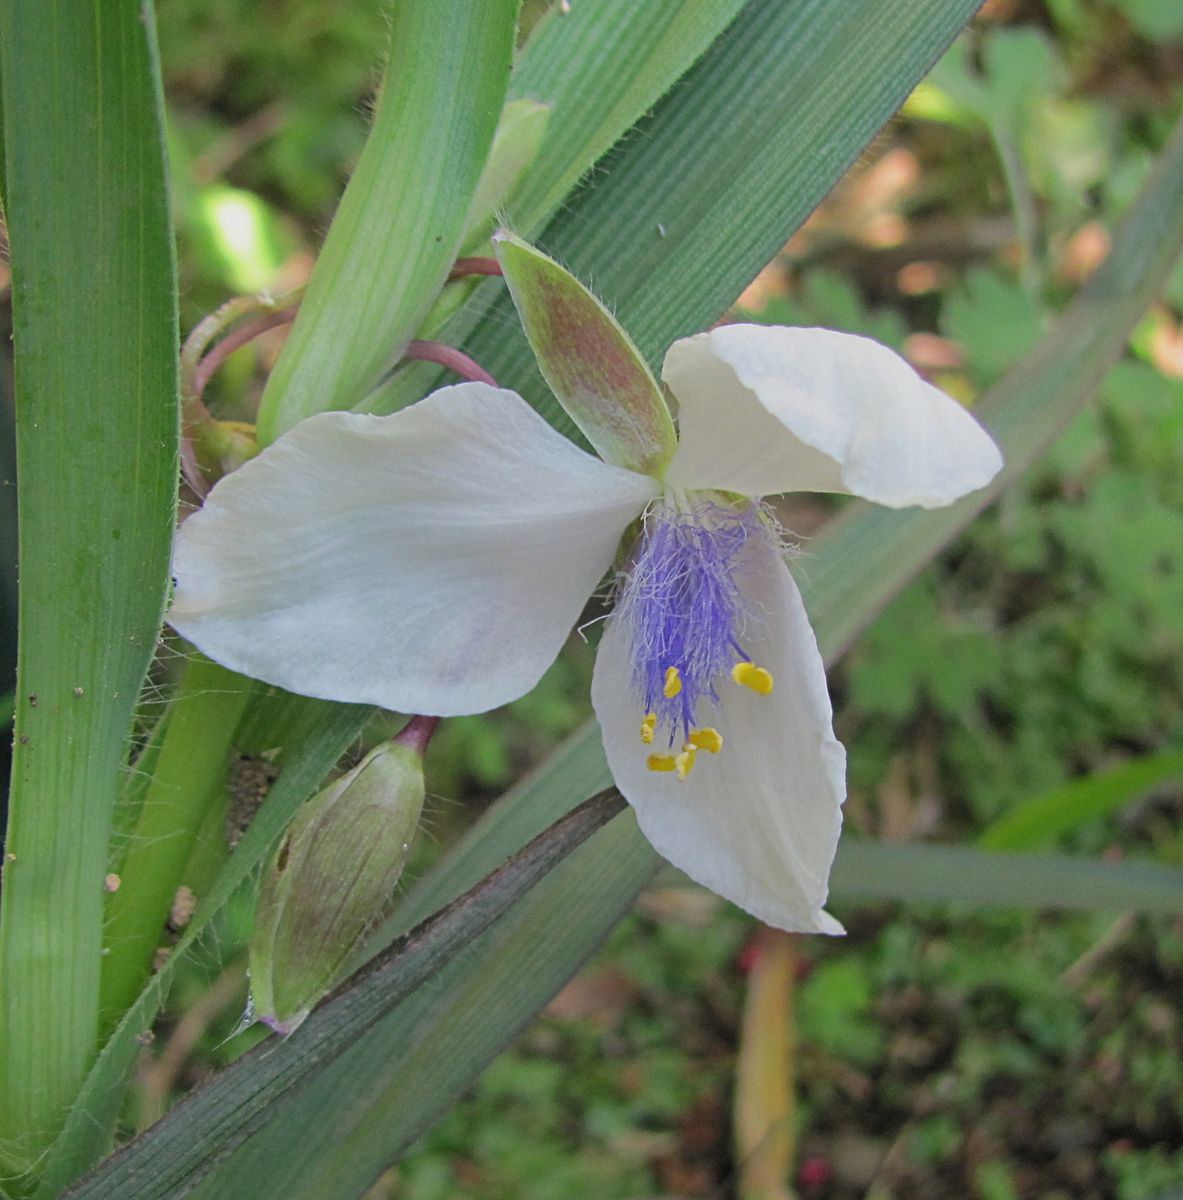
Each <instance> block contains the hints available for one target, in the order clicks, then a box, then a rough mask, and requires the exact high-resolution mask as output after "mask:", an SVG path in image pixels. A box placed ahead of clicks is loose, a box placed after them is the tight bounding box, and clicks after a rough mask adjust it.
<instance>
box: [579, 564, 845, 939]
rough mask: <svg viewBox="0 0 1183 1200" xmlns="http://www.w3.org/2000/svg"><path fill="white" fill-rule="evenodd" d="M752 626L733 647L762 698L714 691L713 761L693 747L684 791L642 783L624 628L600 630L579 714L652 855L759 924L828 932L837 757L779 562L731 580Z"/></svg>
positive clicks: (793, 590) (816, 658)
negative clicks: (593, 728)
mask: <svg viewBox="0 0 1183 1200" xmlns="http://www.w3.org/2000/svg"><path fill="white" fill-rule="evenodd" d="M741 586H742V587H743V590H744V592H745V594H746V595H747V597H748V599H749V600H750V601H751V602H752V604H753V605H754V606H755V610H756V611H758V612H761V613H762V614H763V616H762V619H761V620H760V622H759V627H758V628H756V627H753V628H750V629H748V630H746V631H745V632H744V635H743V639H742V640H743V645H744V649H745V651H746V652H747V653H749V654H750V655H751V656H752V658H753V660H754V661H755V662H756V663H757V664H758V665H760V666H763V667H766V668H767V669H768V670H770V671H771V672H772V675H773V679H774V681H775V685H774V688H773V691H772V694H771V695H769V696H758V695H756V694H755V693H754V692H752V691H749V690H748V689H746V688H741V687H739V686H738V685H736V684H734V683H732V682H731V680H730V679H727V680H724V681H722V682H721V683H720V685H719V695H720V699H721V705H720V707H719V710H718V712H717V713H716V714H715V715H714V719H713V721H712V720H704V717H706V716H707V715H708V714H706V713H699V714H696V715H697V717H698V719H699V720H702V721H703V723H704V724H713V725H714V726H715V728H717V729H718V730H719V732H720V733H721V734H722V735H723V747H722V749H721V750H720V751H719V752H718V753H717V754H713V755H712V754H709V753H707V752H705V751H702V750H700V751H699V752H698V755H697V760H696V762H695V764H694V767H693V769H692V770H691V771H690V773H689V775H687V777H686V778H685V780H681V781H679V780H678V779H676V778H675V776H674V775H673V774H671V773H665V772H654V771H650V770H648V769H647V767H646V765H645V762H646V758H647V755H648V753H649V752H650V751H651V750H655V749H656V750H664V746H660V747H659V746H657V745H656V744H655V745H653V746H648V747H647V746H644V745H643V744H642V743H641V740H640V736H639V727H640V723H641V719H642V712H641V707H640V705H641V702H640V700H639V698H638V697H637V696H636V695H635V693H634V692H633V690H632V687H631V686H630V678H631V667H630V644H629V643H630V631H629V630H628V628H627V627H626V626H625V625H624V623H623V622H621V621H615V620H613V621H610V622H609V624H608V628H607V629H606V630H605V632H604V638H603V641H602V642H601V643H600V650H599V653H598V655H597V657H596V669H595V676H594V678H593V681H592V704H593V705H594V707H595V710H596V716H597V717H598V718H599V720H600V727H601V730H602V733H603V739H604V750H605V753H606V755H607V758H608V765H609V767H610V768H611V770H612V775H613V777H614V779H615V780H616V784H617V786H618V787H619V788H620V790H621V792H622V793H623V794H624V796H625V798H626V799H627V800H628V801H629V803H631V804H632V806H633V808H634V809H635V810H636V814H637V821H638V823H639V824H640V827H641V830H642V831H643V832H644V834H645V836H646V837H647V838H648V839H649V840H650V841H651V842H652V843H653V846H654V848H655V849H656V850H657V851H658V852H659V853H661V854H662V855H664V856H665V857H666V858H667V859H669V861H670V862H672V863H673V864H674V865H675V866H676V867H680V868H681V869H682V870H683V871H685V872H686V874H687V875H689V876H690V877H691V878H692V879H694V880H696V881H697V882H699V883H701V884H703V885H704V886H705V887H708V888H710V889H711V890H712V891H715V892H718V893H719V894H720V895H722V896H726V897H727V899H729V900H731V901H733V902H734V903H736V904H738V905H739V906H740V907H741V908H743V909H746V910H747V911H748V912H750V913H752V914H753V915H754V916H756V917H759V918H760V919H761V920H762V921H766V922H767V923H768V924H770V925H775V926H777V927H779V928H781V929H789V930H794V931H798V932H818V933H841V932H842V927H841V925H839V924H838V922H837V921H835V920H834V918H833V917H831V916H830V915H829V913H826V912H824V911H823V910H822V906H823V905H824V904H825V901H826V893H827V881H828V877H829V871H830V864H831V863H832V862H833V859H834V851H835V849H836V847H837V844H838V832H839V829H840V828H841V824H842V812H841V806H842V801H843V800H844V799H845V796H846V754H845V751H844V750H843V748H842V746H841V744H840V743H839V742H838V741H837V740H836V739H835V737H834V733H833V730H832V728H831V709H830V698H829V694H828V692H827V690H826V679H825V672H824V669H823V667H822V661H821V655H820V654H819V653H818V649H817V642H816V640H815V639H814V636H813V630H812V629H811V628H810V626H809V620H808V618H807V617H806V614H805V608H804V605H803V604H802V602H801V595H800V593H799V592H798V591H797V587H796V584H795V583H794V582H793V580H792V578H791V577H790V575H789V572H788V568H787V567H785V565H784V563H783V562H782V561H781V560H780V559H779V557H773V556H771V555H767V556H765V558H764V562H763V566H762V568H761V567H759V566H757V567H756V568H755V569H753V570H752V571H751V572H750V573H746V576H745V577H744V578H743V579H742V580H741Z"/></svg>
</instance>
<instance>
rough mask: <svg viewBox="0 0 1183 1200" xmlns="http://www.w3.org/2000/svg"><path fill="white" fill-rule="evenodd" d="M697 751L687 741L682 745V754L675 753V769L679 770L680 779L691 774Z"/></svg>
mask: <svg viewBox="0 0 1183 1200" xmlns="http://www.w3.org/2000/svg"><path fill="white" fill-rule="evenodd" d="M696 753H697V751H696V750H695V749H694V747H693V746H692V745H691V744H690V743H689V742H687V743H686V745H685V746H683V747H682V753H681V754H675V755H674V770H675V771H677V772H678V778H679V779H685V778H686V776H687V775H689V774H690V768H691V767H692V766H694V756H695V754H696Z"/></svg>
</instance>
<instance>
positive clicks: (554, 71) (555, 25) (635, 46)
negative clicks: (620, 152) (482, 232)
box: [508, 0, 744, 237]
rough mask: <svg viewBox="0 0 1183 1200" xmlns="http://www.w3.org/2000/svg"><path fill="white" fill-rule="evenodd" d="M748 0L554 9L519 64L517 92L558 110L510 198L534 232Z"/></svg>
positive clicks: (514, 212)
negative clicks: (529, 166) (532, 160)
mask: <svg viewBox="0 0 1183 1200" xmlns="http://www.w3.org/2000/svg"><path fill="white" fill-rule="evenodd" d="M743 4H744V0H663V3H661V4H637V3H636V0H596V2H595V3H592V4H574V5H572V6H571V8H570V11H568V12H562V11H561V10H560V9H558V8H554V9H552V10H551V13H550V15H549V17H547V19H546V20H545V21H544V22H543V23H542V25H541V26H540V27H539V28H538V29H536V30H535V31H534V34H533V35H532V37H531V39H530V43H529V45H528V47H527V49H526V52H525V54H523V56H522V61H521V62H520V63H519V64H518V65H517V67H516V69H515V70H514V77H513V82H512V84H511V86H510V95H511V96H514V97H524V96H529V97H532V98H533V99H535V100H540V101H541V102H542V103H544V104H546V105H547V106H548V107H549V108H550V110H551V117H550V121H549V123H548V125H547V132H546V138H545V139H544V141H543V144H542V148H541V150H540V151H539V153H538V159H537V161H536V162H535V163H534V165H533V167H532V168H531V170H530V173H529V174H528V175H527V176H525V177H524V178H523V179H522V181H521V183H520V184H519V186H518V187H517V188H516V189H515V191H514V193H513V195H512V196H511V198H510V202H509V206H508V208H509V224H510V226H511V227H512V228H513V229H514V230H515V231H516V232H517V233H520V234H523V235H524V236H527V237H529V236H532V235H533V234H534V233H536V232H537V231H538V230H539V229H540V228H541V226H542V224H543V222H545V221H547V220H549V219H550V217H551V216H552V215H553V213H554V212H555V210H556V209H557V208H558V206H559V204H560V203H561V202H562V200H563V199H564V197H566V196H567V194H568V193H569V192H570V191H571V189H572V188H573V187H574V186H575V185H576V183H578V182H579V180H580V179H581V178H582V177H583V175H585V174H586V173H587V171H589V170H590V169H591V167H592V165H593V164H594V163H595V162H596V161H597V160H598V159H600V158H601V157H602V156H603V155H604V154H606V153H607V152H608V151H609V150H610V149H611V148H612V146H614V145H615V144H616V142H617V141H618V140H619V138H620V137H621V136H622V135H623V134H624V132H625V131H626V130H627V129H629V128H631V127H632V126H633V125H634V124H635V123H636V122H637V120H638V119H639V118H640V117H642V116H643V115H644V114H645V113H646V112H648V111H649V109H651V108H652V107H653V106H654V104H656V103H657V101H658V100H660V99H661V97H662V96H664V95H665V94H666V92H667V91H668V90H669V89H670V88H671V87H672V86H673V85H674V83H675V82H677V81H678V80H679V79H680V78H681V77H682V76H683V75H684V74H685V73H686V71H687V70H689V68H690V67H691V65H692V64H693V63H694V62H695V61H696V60H697V59H698V58H699V57H701V55H702V54H703V53H704V51H705V50H706V49H707V47H708V46H710V44H711V43H712V42H713V41H714V40H715V39H716V38H717V37H718V36H719V35H720V34H721V33H722V32H723V30H724V28H725V27H726V26H727V24H728V23H729V22H730V21H731V20H732V19H733V18H734V17H735V15H736V13H738V12H739V10H740V9H741V8H742V7H743Z"/></svg>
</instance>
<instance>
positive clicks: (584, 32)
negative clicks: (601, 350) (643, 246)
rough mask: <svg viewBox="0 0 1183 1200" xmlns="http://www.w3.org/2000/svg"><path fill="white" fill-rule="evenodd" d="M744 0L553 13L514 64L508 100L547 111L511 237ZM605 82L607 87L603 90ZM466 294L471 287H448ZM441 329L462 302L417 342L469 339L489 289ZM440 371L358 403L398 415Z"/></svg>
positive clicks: (398, 382)
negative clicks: (534, 103)
mask: <svg viewBox="0 0 1183 1200" xmlns="http://www.w3.org/2000/svg"><path fill="white" fill-rule="evenodd" d="M742 7H743V0H662V3H661V4H637V3H636V0H595V3H592V4H580V5H578V6H576V7H572V8H571V10H570V11H569V12H562V11H561V10H560V9H557V8H556V9H552V11H551V13H550V16H549V17H548V18H547V19H546V20H544V21H543V22H542V23H541V25H540V26H539V28H538V29H536V30H535V31H534V33H533V35H532V36H531V38H530V41H529V43H528V45H527V46H526V48H525V51H524V52H523V54H522V55H521V57H520V59H519V61H518V62H517V63H516V64H515V66H514V73H513V78H512V80H511V82H510V93H509V94H510V96H511V97H512V98H513V99H515V100H521V99H524V98H533V99H534V100H536V101H539V102H541V103H544V104H545V105H546V106H547V109H548V110H549V113H550V116H549V118H548V120H547V126H546V137H545V138H544V139H543V143H542V146H541V148H540V149H539V151H538V155H537V158H536V159H535V160H534V162H533V163H531V165H530V170H529V171H528V172H527V174H526V175H524V176H523V177H522V180H521V183H520V184H519V186H518V188H517V189H516V190H515V191H514V193H513V194H512V195H511V197H510V201H509V203H508V205H507V210H508V216H507V222H508V224H509V225H510V226H511V228H512V229H513V230H514V232H515V233H518V234H521V235H523V236H525V237H530V238H533V237H534V235H535V234H537V232H538V231H539V230H540V229H541V228H542V227H543V226H544V225H545V223H546V222H547V221H548V220H550V219H551V217H553V216H554V213H555V211H556V210H557V209H558V207H559V205H560V204H561V203H562V202H563V201H564V199H566V198H567V194H568V192H569V190H570V189H571V188H573V187H574V186H575V184H576V183H577V182H578V181H579V179H580V178H581V177H583V176H584V175H586V174H587V172H588V171H590V170H591V168H592V167H593V166H594V165H595V163H596V162H597V161H598V160H599V159H600V158H601V157H602V156H604V155H605V154H607V153H608V151H609V150H610V149H611V148H612V146H613V145H615V144H616V142H617V141H618V140H619V139H620V138H621V137H623V136H624V134H625V133H626V132H627V131H628V130H629V129H630V128H631V127H632V126H633V125H634V124H636V122H637V121H639V120H640V119H641V118H642V117H643V116H644V115H645V114H646V113H647V112H648V111H649V110H650V109H651V108H652V107H653V106H654V104H656V103H657V101H658V100H660V99H661V97H662V96H664V95H665V94H666V93H667V92H668V91H669V89H670V88H671V87H672V86H673V85H674V84H675V83H676V82H677V81H678V79H679V78H680V77H681V76H682V75H683V74H684V73H685V72H686V71H687V70H689V68H690V67H691V65H692V64H693V63H695V62H696V61H697V60H698V59H699V58H700V57H701V56H702V54H703V53H704V51H705V50H706V49H707V47H708V46H710V44H711V43H712V42H713V41H714V40H715V39H716V38H717V37H718V36H719V35H720V34H721V33H722V32H723V30H724V29H725V28H726V27H727V25H728V23H729V22H730V21H731V20H732V19H733V18H734V17H735V14H736V13H737V12H738V11H739V10H740V9H741V8H742ZM609 77H610V78H611V80H612V86H611V87H606V86H605V83H604V81H605V79H606V78H609ZM461 287H463V288H464V290H465V291H466V292H467V293H468V294H469V295H471V293H472V292H473V290H474V288H473V287H472V285H471V284H467V285H460V284H453V285H452V288H453V289H456V290H457V291H459V289H460V288H461ZM482 293H483V295H482V296H480V297H478V298H477V299H476V300H475V301H473V302H472V303H471V304H469V305H468V306H467V308H466V310H465V311H464V312H463V313H461V314H460V315H459V316H458V317H456V318H455V319H454V320H453V321H451V323H450V324H448V325H447V328H446V330H445V329H444V323H445V321H446V320H447V319H448V318H449V317H452V316H453V314H454V313H455V311H456V309H457V308H459V307H460V304H461V303H462V301H463V299H464V298H465V297H463V296H461V297H460V298H459V299H454V298H452V297H449V296H448V295H447V293H445V295H444V297H442V298H441V301H443V302H442V303H440V304H439V305H437V306H436V307H435V308H434V309H433V311H432V313H431V314H429V316H428V318H427V321H426V323H425V325H424V327H423V328H422V329H421V330H420V331H419V334H418V336H419V337H423V338H437V337H440V338H443V340H445V341H447V342H448V343H449V344H452V345H455V344H458V343H459V342H460V341H462V340H463V338H464V337H465V335H466V334H467V333H468V332H469V331H471V329H472V328H473V325H474V324H475V322H476V320H477V319H478V317H479V316H480V315H481V313H482V312H483V311H484V309H485V307H486V306H487V304H488V303H489V300H490V298H491V297H493V296H496V295H497V294H498V291H497V290H496V288H495V287H493V286H488V287H486V288H484V289H482ZM438 375H439V372H438V370H437V369H435V368H434V367H430V366H428V365H427V364H424V363H404V364H403V365H402V366H401V367H399V368H398V370H397V371H396V372H395V373H394V375H393V376H392V378H391V379H390V380H388V381H387V382H386V383H384V384H383V385H382V386H381V387H380V388H378V389H377V390H376V391H375V392H373V393H371V394H370V395H369V396H367V397H365V399H364V401H362V402H361V403H358V404H355V405H354V408H355V409H356V410H358V411H362V412H373V413H389V412H396V411H397V410H398V409H400V408H403V407H405V406H406V405H407V404H410V403H412V402H413V401H415V400H418V399H419V397H420V396H422V395H423V393H424V392H425V391H426V390H427V388H428V387H429V386H430V384H431V382H432V380H433V379H435V378H437V377H438Z"/></svg>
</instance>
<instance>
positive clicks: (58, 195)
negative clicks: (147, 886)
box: [0, 0, 177, 1174]
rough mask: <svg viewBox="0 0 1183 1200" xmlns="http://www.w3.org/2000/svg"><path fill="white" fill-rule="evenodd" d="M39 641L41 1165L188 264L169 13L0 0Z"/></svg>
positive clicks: (97, 914) (146, 600) (29, 722)
mask: <svg viewBox="0 0 1183 1200" xmlns="http://www.w3.org/2000/svg"><path fill="white" fill-rule="evenodd" d="M0 78H2V83H3V92H4V95H3V110H4V160H5V168H6V179H5V187H6V195H5V202H6V212H7V218H8V228H9V233H10V236H11V242H12V269H13V306H14V322H15V332H14V341H15V356H16V368H15V369H16V381H15V388H16V409H17V422H18V431H17V436H18V442H17V474H18V493H19V520H20V525H19V536H20V645H19V665H18V672H19V685H18V691H17V695H18V696H19V701H18V703H17V712H16V746H15V755H14V762H13V774H12V790H11V796H10V824H9V831H8V844H7V850H8V861H7V864H6V866H5V870H4V892H3V909H2V913H0V1025H2V1026H3V1030H4V1033H3V1038H2V1039H0V1130H2V1131H3V1133H2V1135H0V1156H2V1159H3V1160H4V1161H6V1162H7V1166H8V1168H9V1171H10V1172H11V1173H14V1174H19V1173H20V1172H21V1171H23V1170H25V1169H27V1168H28V1167H30V1166H31V1165H32V1164H33V1163H34V1162H35V1161H36V1159H37V1158H38V1156H39V1155H40V1154H41V1152H42V1151H43V1150H44V1149H45V1147H46V1146H47V1145H48V1143H49V1140H50V1138H51V1137H52V1136H53V1135H54V1134H55V1133H56V1132H57V1131H58V1129H59V1128H60V1126H61V1123H62V1121H63V1119H64V1117H65V1114H66V1112H67V1111H68V1109H69V1105H70V1103H71V1101H72V1100H73V1098H74V1095H75V1093H76V1092H77V1090H78V1087H79V1085H80V1084H81V1082H82V1080H83V1078H84V1077H85V1074H86V1071H87V1070H88V1068H89V1067H90V1066H91V1064H92V1061H93V1059H94V1055H95V1053H96V1051H97V1049H98V1046H97V1037H98V1000H99V970H100V963H101V953H102V933H103V931H102V914H103V895H104V893H103V876H104V873H105V871H106V863H107V839H108V832H109V829H110V825H111V813H112V808H113V806H114V801H115V794H116V787H117V783H118V779H119V771H120V767H121V765H122V764H123V761H124V759H125V756H126V752H127V740H128V734H129V728H130V723H131V714H132V708H133V706H134V704H135V702H136V698H137V696H138V694H139V689H140V685H141V683H142V681H143V678H144V674H145V671H146V669H147V666H148V662H149V660H150V658H151V656H152V652H153V649H154V647H155V644H156V634H157V630H158V627H159V623H160V616H161V612H162V609H163V606H164V596H165V587H166V585H167V580H168V555H169V544H170V541H171V537H172V527H173V515H174V507H175V496H176V483H175V481H176V454H177V400H176V396H177V381H176V337H177V332H176V283H175V270H174V265H173V253H172V235H171V232H170V229H169V223H168V206H167V195H166V188H165V176H164V155H163V150H162V140H161V105H160V95H159V86H158V84H159V75H158V70H157V66H156V52H155V44H154V31H153V26H152V20H151V10H150V9H142V8H141V6H140V5H138V4H115V3H106V2H103V0H11V2H9V3H5V4H4V5H0Z"/></svg>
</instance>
